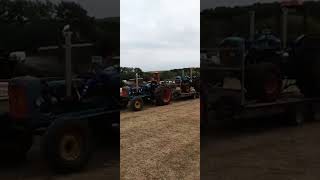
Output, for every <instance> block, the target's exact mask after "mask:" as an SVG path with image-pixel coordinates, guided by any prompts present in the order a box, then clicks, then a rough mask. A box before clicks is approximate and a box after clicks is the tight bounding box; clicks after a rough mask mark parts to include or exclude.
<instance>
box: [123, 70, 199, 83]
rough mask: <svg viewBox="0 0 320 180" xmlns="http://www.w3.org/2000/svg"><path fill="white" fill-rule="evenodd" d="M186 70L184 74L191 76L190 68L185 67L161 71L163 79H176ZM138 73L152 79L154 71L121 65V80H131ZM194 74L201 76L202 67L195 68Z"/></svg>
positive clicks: (141, 76)
mask: <svg viewBox="0 0 320 180" xmlns="http://www.w3.org/2000/svg"><path fill="white" fill-rule="evenodd" d="M183 72H184V75H186V76H190V68H183V69H173V70H168V71H159V73H160V79H161V80H174V79H175V78H176V76H181V75H182V73H183ZM136 73H137V74H138V75H139V77H140V78H143V79H144V80H145V81H148V80H150V78H151V77H152V75H153V73H152V72H144V71H142V70H141V69H140V68H131V67H121V68H120V78H121V80H129V79H134V78H136ZM192 75H193V76H194V77H195V76H197V77H200V68H193V70H192Z"/></svg>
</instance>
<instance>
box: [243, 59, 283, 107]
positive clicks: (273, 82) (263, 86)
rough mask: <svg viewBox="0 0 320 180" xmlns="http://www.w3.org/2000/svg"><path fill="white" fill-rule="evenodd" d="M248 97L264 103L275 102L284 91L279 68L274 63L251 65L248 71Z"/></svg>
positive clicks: (246, 82) (246, 85)
mask: <svg viewBox="0 0 320 180" xmlns="http://www.w3.org/2000/svg"><path fill="white" fill-rule="evenodd" d="M245 87H246V90H247V96H248V97H249V98H251V99H258V100H260V101H264V102H272V101H275V100H276V99H277V98H278V97H279V96H280V94H281V91H282V79H281V73H280V70H279V68H278V67H277V66H276V65H274V64H272V63H260V64H256V65H251V66H249V67H248V69H247V71H246V81H245Z"/></svg>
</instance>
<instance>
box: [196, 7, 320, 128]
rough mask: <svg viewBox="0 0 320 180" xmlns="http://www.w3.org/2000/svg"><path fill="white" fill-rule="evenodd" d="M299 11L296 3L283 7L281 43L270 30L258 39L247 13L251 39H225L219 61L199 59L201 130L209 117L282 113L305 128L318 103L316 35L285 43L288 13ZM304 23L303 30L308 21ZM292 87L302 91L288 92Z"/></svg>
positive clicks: (319, 65)
mask: <svg viewBox="0 0 320 180" xmlns="http://www.w3.org/2000/svg"><path fill="white" fill-rule="evenodd" d="M301 5H302V4H301V3H300V1H292V3H289V1H286V2H285V3H282V4H281V6H282V7H281V8H282V12H283V17H282V22H283V25H282V38H281V39H280V38H278V37H277V36H276V35H275V34H274V33H273V32H272V31H271V30H270V29H264V30H263V31H260V32H259V33H256V31H255V26H254V24H255V13H254V11H251V12H250V38H249V39H244V38H241V37H236V36H233V37H227V38H225V39H224V40H223V41H222V42H221V43H220V44H219V46H218V48H217V51H218V53H217V55H218V57H219V58H218V61H216V60H215V61H213V60H210V59H207V58H206V57H205V56H203V57H204V58H205V61H203V59H204V58H202V65H201V74H202V78H201V86H202V88H201V91H202V96H201V114H203V116H202V117H201V125H202V127H206V124H207V123H208V121H209V115H208V114H209V112H210V113H211V115H212V116H213V117H214V118H213V119H214V120H225V119H229V120H230V119H239V118H248V117H250V118H251V117H256V116H260V115H264V116H265V115H272V114H274V113H279V112H281V113H284V114H286V115H287V116H288V117H290V118H289V119H292V120H293V121H291V122H292V123H293V124H295V125H300V124H301V123H302V122H303V118H302V117H306V116H309V117H311V116H313V115H314V114H315V112H316V111H315V108H316V105H317V103H318V102H319V97H320V93H319V91H320V74H319V68H320V61H319V58H320V53H319V49H320V43H319V42H320V35H317V34H304V35H301V36H298V37H297V38H296V39H295V40H294V41H293V42H292V43H290V44H289V43H288V42H287V16H288V10H289V9H301V7H302V6H301ZM302 10H304V9H302ZM304 15H306V13H304ZM303 19H304V23H303V25H304V27H305V28H304V29H307V28H306V26H307V23H306V19H307V18H306V17H304V18H303ZM208 51H209V50H206V52H207V53H208ZM293 85H295V87H298V90H300V91H299V92H290V91H288V88H289V87H292V86H293ZM292 117H294V118H292Z"/></svg>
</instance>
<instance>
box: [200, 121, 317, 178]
mask: <svg viewBox="0 0 320 180" xmlns="http://www.w3.org/2000/svg"><path fill="white" fill-rule="evenodd" d="M281 121H282V119H281V118H279V119H278V118H270V119H255V120H245V121H243V124H242V123H240V122H238V123H234V124H233V127H232V126H228V127H224V128H220V129H213V128H212V127H211V128H209V131H210V133H208V134H207V135H206V136H203V137H201V179H208V180H209V179H210V180H211V179H220V180H238V179H239V180H242V179H244V180H251V179H252V180H269V179H272V180H296V179H297V180H317V179H320V171H319V169H320V143H319V139H320V133H319V130H320V122H309V123H306V124H305V125H304V126H303V127H290V126H288V125H287V124H285V123H284V122H283V121H282V122H281Z"/></svg>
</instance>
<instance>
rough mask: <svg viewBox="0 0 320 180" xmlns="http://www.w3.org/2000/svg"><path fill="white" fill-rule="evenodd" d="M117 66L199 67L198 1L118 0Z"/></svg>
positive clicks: (144, 68) (156, 68) (145, 68)
mask: <svg viewBox="0 0 320 180" xmlns="http://www.w3.org/2000/svg"><path fill="white" fill-rule="evenodd" d="M120 6H121V11H120V25H121V32H120V43H121V66H122V67H138V68H141V69H142V70H143V71H161V70H170V69H175V68H185V67H199V66H200V3H199V0H134V1H132V0H121V1H120Z"/></svg>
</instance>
